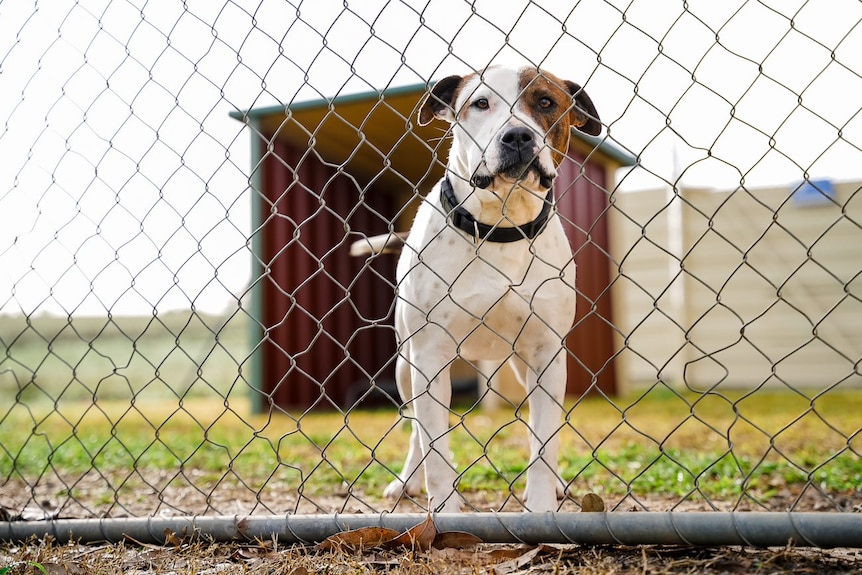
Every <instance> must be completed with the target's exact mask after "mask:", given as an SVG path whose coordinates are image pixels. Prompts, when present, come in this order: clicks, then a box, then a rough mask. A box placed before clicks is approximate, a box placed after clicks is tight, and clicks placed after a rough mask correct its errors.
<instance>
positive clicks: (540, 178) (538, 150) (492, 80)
mask: <svg viewBox="0 0 862 575" xmlns="http://www.w3.org/2000/svg"><path fill="white" fill-rule="evenodd" d="M434 118H440V119H442V120H446V121H447V122H449V123H451V124H453V129H452V137H453V144H452V150H451V151H450V156H449V167H450V169H451V170H452V171H454V172H455V173H456V174H457V175H459V176H461V177H463V178H464V179H469V180H470V181H471V182H472V184H473V185H474V186H476V187H477V188H487V189H489V190H490V191H495V190H499V191H500V192H503V191H504V190H507V189H512V187H513V186H514V185H515V184H516V183H520V184H521V185H522V186H523V187H525V188H527V189H530V190H539V189H544V190H547V189H548V188H550V187H551V185H552V184H553V179H554V176H555V175H556V172H557V166H558V165H559V164H560V162H561V161H562V159H563V158H564V157H565V155H566V153H567V150H568V147H569V135H570V130H571V127H572V126H574V127H575V128H577V129H579V130H581V131H582V132H585V133H587V134H591V135H594V136H597V135H598V134H599V133H600V132H601V129H602V125H601V123H600V121H599V116H598V113H597V112H596V108H595V106H593V102H592V100H590V97H589V96H587V93H586V92H584V90H583V89H582V88H581V87H580V86H578V85H577V84H575V83H574V82H569V81H567V80H561V79H559V78H557V77H556V76H554V75H552V74H549V73H547V72H544V71H543V72H539V71H537V70H536V69H535V68H521V69H517V70H516V69H511V68H501V67H492V68H488V69H487V70H485V71H484V72H482V73H481V74H478V73H474V74H469V75H467V76H449V77H448V78H443V79H442V80H440V81H439V82H437V83H436V84H435V85H434V87H433V89H432V90H431V92H430V93H429V94H428V95H427V96H426V97H425V100H424V101H423V102H422V104H421V106H420V109H419V123H420V124H422V125H425V124H427V123H429V122H430V121H431V120H432V119H434Z"/></svg>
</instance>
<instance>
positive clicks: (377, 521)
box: [0, 512, 862, 547]
mask: <svg viewBox="0 0 862 575" xmlns="http://www.w3.org/2000/svg"><path fill="white" fill-rule="evenodd" d="M424 519H425V516H424V515H422V514H385V513H384V514H379V515H370V514H369V515H365V514H352V515H287V516H248V517H230V516H219V517H213V516H196V517H170V518H165V517H136V518H106V519H56V520H52V521H12V522H4V523H2V524H0V539H2V540H4V541H22V540H25V539H28V538H30V537H33V536H35V537H40V538H41V537H45V536H47V535H50V536H52V537H54V538H56V539H57V540H58V541H60V542H67V541H82V542H96V541H108V542H116V541H121V540H123V539H125V538H127V537H128V538H131V539H133V540H135V541H139V542H141V543H156V544H161V543H164V541H165V537H166V533H168V532H173V533H175V534H177V535H190V534H196V535H200V536H203V537H205V538H208V539H212V540H213V541H234V540H248V539H254V538H260V539H270V538H272V537H277V538H278V540H279V541H280V542H282V543H309V542H316V541H322V540H323V539H326V538H327V537H329V536H330V535H333V534H335V533H339V532H341V531H346V530H350V529H358V528H360V527H388V528H391V529H394V530H396V531H405V530H407V529H409V528H410V527H412V526H414V525H416V524H418V523H420V522H422V521H423V520H424ZM434 521H435V525H436V527H437V530H438V531H466V532H469V533H473V534H475V535H477V536H478V537H480V538H481V539H482V540H483V541H486V542H488V543H514V542H521V543H531V544H538V543H580V544H585V545H596V544H625V545H639V544H662V545H709V546H715V545H747V546H754V547H772V546H783V545H787V544H788V543H789V542H792V543H793V544H794V545H797V546H803V547H862V514H860V513H808V512H786V513H778V512H755V513H744V512H734V513H724V512H676V513H670V512H637V513H464V514H438V515H435V516H434Z"/></svg>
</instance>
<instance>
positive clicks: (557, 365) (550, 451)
mask: <svg viewBox="0 0 862 575" xmlns="http://www.w3.org/2000/svg"><path fill="white" fill-rule="evenodd" d="M525 375H526V382H527V392H528V394H529V400H530V417H529V422H530V466H529V467H528V468H527V489H526V492H525V493H524V499H525V500H526V501H525V503H526V507H527V510H529V511H554V510H556V509H557V495H558V492H560V491H562V482H561V479H560V477H559V473H558V471H557V464H558V452H559V445H560V434H559V430H560V424H561V420H562V417H563V400H564V396H565V392H566V356H565V354H564V353H562V351H561V352H559V353H557V355H556V356H555V357H554V358H553V359H552V360H551V361H550V363H549V364H548V366H547V368H546V369H545V370H544V371H542V372H541V373H538V374H537V373H536V372H535V371H533V370H532V369H527V370H526V374H525Z"/></svg>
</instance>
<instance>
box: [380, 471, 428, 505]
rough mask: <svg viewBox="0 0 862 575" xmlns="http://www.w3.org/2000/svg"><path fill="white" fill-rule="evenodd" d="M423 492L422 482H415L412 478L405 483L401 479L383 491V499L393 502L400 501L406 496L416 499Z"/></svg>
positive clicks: (394, 481)
mask: <svg viewBox="0 0 862 575" xmlns="http://www.w3.org/2000/svg"><path fill="white" fill-rule="evenodd" d="M421 492H422V484H421V482H419V481H417V480H414V479H413V478H412V477H411V478H410V479H408V480H407V481H406V482H405V481H402V480H401V478H400V477H399V478H398V479H395V480H393V481H392V482H391V483H390V484H389V485H387V486H386V489H384V490H383V497H385V498H386V499H390V500H392V501H398V500H399V499H401V498H402V497H404V496H405V495H407V496H408V497H416V496H417V495H419V494H420V493H421Z"/></svg>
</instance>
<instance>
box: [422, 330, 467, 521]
mask: <svg viewBox="0 0 862 575" xmlns="http://www.w3.org/2000/svg"><path fill="white" fill-rule="evenodd" d="M438 341H439V340H438ZM417 343H418V342H415V341H414V342H412V344H411V347H412V349H413V350H414V351H415V352H416V353H415V354H413V356H412V358H411V366H410V367H411V381H412V383H413V410H414V417H415V419H414V421H413V424H414V425H415V426H417V427H418V430H419V441H420V445H421V446H422V455H423V458H424V467H425V488H426V490H427V491H428V498H429V500H430V502H431V507H432V508H433V509H434V510H436V511H441V512H445V513H454V512H457V511H459V510H460V508H461V504H460V497H459V495H458V494H457V492H456V490H455V484H456V483H457V479H458V474H457V472H456V471H455V467H454V466H453V464H452V460H451V455H450V452H449V431H450V428H449V406H450V402H451V400H452V384H451V380H450V376H449V366H450V364H451V362H452V360H453V358H454V357H455V352H454V350H448V351H447V350H446V349H445V348H444V349H443V350H441V349H439V348H438V347H437V346H436V345H435V346H431V347H428V346H422V345H417ZM435 344H437V342H435ZM446 347H448V346H446ZM420 350H421V351H420Z"/></svg>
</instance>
